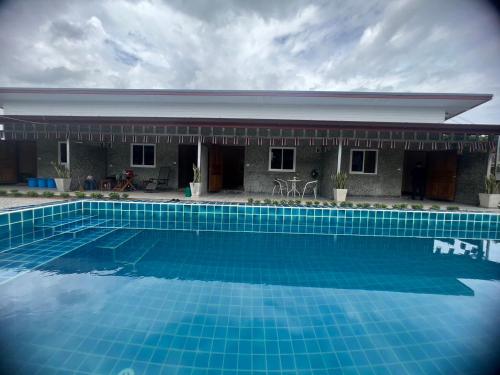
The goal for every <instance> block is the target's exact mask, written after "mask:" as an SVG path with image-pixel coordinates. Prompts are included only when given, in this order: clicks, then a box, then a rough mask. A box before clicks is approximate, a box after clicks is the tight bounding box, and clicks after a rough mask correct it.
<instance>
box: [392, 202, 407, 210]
mask: <svg viewBox="0 0 500 375" xmlns="http://www.w3.org/2000/svg"><path fill="white" fill-rule="evenodd" d="M392 208H394V209H395V210H406V209H407V208H408V205H407V204H406V203H396V204H393V205H392Z"/></svg>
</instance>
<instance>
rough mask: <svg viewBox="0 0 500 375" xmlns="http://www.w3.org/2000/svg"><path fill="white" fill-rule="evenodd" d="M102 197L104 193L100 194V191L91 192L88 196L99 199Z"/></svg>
mask: <svg viewBox="0 0 500 375" xmlns="http://www.w3.org/2000/svg"><path fill="white" fill-rule="evenodd" d="M103 197H104V195H102V194H101V193H91V194H90V198H94V199H101V198H103Z"/></svg>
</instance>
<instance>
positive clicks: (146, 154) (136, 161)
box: [130, 143, 156, 168]
mask: <svg viewBox="0 0 500 375" xmlns="http://www.w3.org/2000/svg"><path fill="white" fill-rule="evenodd" d="M130 165H131V166H132V167H146V168H154V167H155V166H156V146H155V145H146V144H140V143H132V144H131V145H130Z"/></svg>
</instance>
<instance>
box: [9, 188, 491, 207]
mask: <svg viewBox="0 0 500 375" xmlns="http://www.w3.org/2000/svg"><path fill="white" fill-rule="evenodd" d="M13 189H15V190H18V191H19V192H21V193H26V192H27V191H37V192H38V193H39V194H42V193H43V192H44V191H52V192H55V193H56V194H57V192H56V191H55V189H33V188H28V187H27V186H26V185H0V190H7V191H9V190H13ZM85 193H86V194H87V195H90V193H102V194H103V195H104V196H105V197H106V196H107V195H108V194H109V193H110V191H98V190H94V191H86V192H85ZM126 193H127V194H128V195H129V199H144V200H155V201H167V200H171V199H179V200H186V201H205V202H206V201H210V202H233V203H246V202H247V201H248V199H249V198H252V199H254V200H260V201H261V202H262V201H263V200H265V199H271V200H278V201H279V200H282V199H286V200H288V199H300V197H296V198H293V197H288V198H287V197H281V196H280V195H275V196H274V197H273V196H272V195H271V194H258V193H247V192H243V191H222V192H219V193H208V194H206V195H203V196H202V197H198V198H196V197H191V198H186V197H184V193H183V192H180V191H174V190H171V191H157V192H154V193H148V192H144V191H127V192H126ZM73 194H74V192H72V193H71V195H73ZM60 200H61V198H42V197H40V198H38V197H37V198H31V197H2V196H0V210H2V209H7V208H14V207H20V206H28V205H36V204H44V203H50V202H54V201H56V202H57V201H60ZM301 200H302V201H303V202H306V201H314V200H318V201H320V202H324V201H331V199H326V198H323V197H319V196H318V198H317V199H314V197H312V196H305V197H304V199H301ZM347 200H349V201H351V202H354V203H370V204H374V203H384V204H386V205H388V206H392V205H394V204H398V203H406V204H408V205H411V204H418V203H421V204H423V206H424V208H429V207H430V206H432V205H436V204H437V205H439V206H441V208H442V209H443V210H446V207H448V206H458V207H459V208H460V210H464V211H485V212H495V213H500V209H491V208H490V209H488V208H482V207H477V206H473V205H466V204H460V203H455V202H444V201H435V200H427V199H424V200H423V201H420V200H411V199H409V198H408V197H400V198H393V197H390V198H389V197H348V199H347Z"/></svg>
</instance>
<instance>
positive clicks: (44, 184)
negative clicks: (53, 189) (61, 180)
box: [37, 178, 47, 188]
mask: <svg viewBox="0 0 500 375" xmlns="http://www.w3.org/2000/svg"><path fill="white" fill-rule="evenodd" d="M37 181H38V187H39V188H45V187H47V180H46V179H45V178H37Z"/></svg>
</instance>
